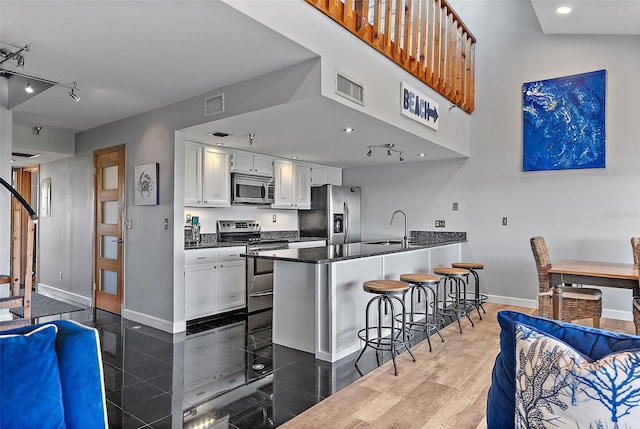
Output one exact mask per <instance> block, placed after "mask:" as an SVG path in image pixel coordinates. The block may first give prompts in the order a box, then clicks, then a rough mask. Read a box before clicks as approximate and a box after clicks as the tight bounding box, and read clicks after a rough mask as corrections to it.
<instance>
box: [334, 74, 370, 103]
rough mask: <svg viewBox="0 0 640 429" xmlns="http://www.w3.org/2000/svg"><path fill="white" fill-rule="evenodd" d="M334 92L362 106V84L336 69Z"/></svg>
mask: <svg viewBox="0 0 640 429" xmlns="http://www.w3.org/2000/svg"><path fill="white" fill-rule="evenodd" d="M336 94H338V95H341V96H342V97H344V98H347V99H349V100H351V101H353V102H354V103H358V104H360V105H361V106H364V86H362V84H359V83H357V82H355V81H354V80H353V79H351V78H348V77H346V76H345V75H344V74H343V73H341V72H338V71H336Z"/></svg>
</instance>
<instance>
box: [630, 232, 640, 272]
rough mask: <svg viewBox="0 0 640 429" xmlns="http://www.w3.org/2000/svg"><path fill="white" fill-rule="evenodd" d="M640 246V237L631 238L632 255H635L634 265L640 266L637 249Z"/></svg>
mask: <svg viewBox="0 0 640 429" xmlns="http://www.w3.org/2000/svg"><path fill="white" fill-rule="evenodd" d="M638 245H640V237H631V253H633V265H638V258H639V257H640V256H638V251H637V250H636V247H638Z"/></svg>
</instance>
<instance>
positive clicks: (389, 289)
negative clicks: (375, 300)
mask: <svg viewBox="0 0 640 429" xmlns="http://www.w3.org/2000/svg"><path fill="white" fill-rule="evenodd" d="M362 288H363V289H364V291H365V292H371V293H399V292H404V291H405V290H407V289H409V285H408V284H406V283H405V282H401V281H399V280H369V281H366V282H364V283H363V285H362Z"/></svg>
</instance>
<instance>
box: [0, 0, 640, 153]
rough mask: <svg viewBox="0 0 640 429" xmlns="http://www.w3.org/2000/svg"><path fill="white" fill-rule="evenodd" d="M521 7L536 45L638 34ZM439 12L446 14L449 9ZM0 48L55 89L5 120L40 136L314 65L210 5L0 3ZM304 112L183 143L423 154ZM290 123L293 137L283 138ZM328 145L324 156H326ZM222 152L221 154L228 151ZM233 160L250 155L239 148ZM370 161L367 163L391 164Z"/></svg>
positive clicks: (596, 20) (630, 25)
mask: <svg viewBox="0 0 640 429" xmlns="http://www.w3.org/2000/svg"><path fill="white" fill-rule="evenodd" d="M290 1H293V0H290ZM300 1H301V0H300ZM531 1H532V4H533V6H534V10H535V11H536V14H537V15H538V17H539V20H540V23H541V27H542V29H543V30H544V31H545V32H548V33H554V34H555V33H559V32H565V33H566V32H569V33H574V34H587V33H596V34H618V32H621V31H624V32H625V33H624V34H629V33H630V32H631V33H633V32H634V31H635V33H634V34H639V32H638V28H639V25H638V21H639V19H640V12H639V11H638V7H639V4H640V0H625V1H614V0H608V1H607V0H602V1H585V0H572V1H571V2H570V3H571V5H572V6H573V8H574V12H575V15H573V16H568V17H567V16H564V17H557V16H556V15H555V7H556V4H559V3H560V2H559V1H555V0H531ZM451 3H452V4H453V6H454V7H455V1H451ZM614 12H615V13H614ZM576 22H577V23H576ZM239 29H241V30H240V31H239ZM0 39H1V40H3V41H8V42H11V43H15V44H18V45H24V44H28V45H29V47H30V51H29V52H28V53H26V54H25V65H24V69H17V68H16V67H15V62H14V61H8V62H6V63H5V64H3V66H2V67H5V68H7V69H10V70H11V69H13V70H17V71H19V72H22V73H24V74H27V75H31V76H37V77H41V78H45V79H47V80H52V81H55V82H60V83H62V84H63V86H61V85H58V86H53V87H51V88H50V89H47V90H45V91H43V92H41V93H37V92H36V93H35V94H34V96H32V97H31V98H29V99H28V100H26V101H24V102H21V103H20V104H18V105H17V106H16V107H15V108H13V118H14V122H15V123H17V124H21V125H25V126H29V127H32V126H36V125H38V126H42V127H43V132H46V130H47V129H48V128H49V129H55V130H60V131H69V132H79V131H83V130H87V129H90V128H93V127H96V126H99V125H102V124H105V123H109V122H112V121H116V120H119V119H122V118H125V117H129V116H132V115H135V114H139V113H142V112H145V111H148V110H152V109H155V108H159V107H162V106H165V105H169V104H172V103H175V102H177V101H180V100H184V99H187V98H190V97H193V96H196V95H200V94H203V93H205V92H208V91H211V90H212V89H215V88H219V87H222V86H226V85H229V84H232V83H236V82H240V81H243V80H246V79H250V78H252V77H256V76H259V75H262V74H265V73H268V72H270V71H273V70H277V69H280V68H283V67H286V66H288V65H291V64H295V63H298V62H301V61H304V60H306V59H309V58H313V57H315V56H316V55H315V54H314V53H313V52H310V51H309V50H307V49H305V48H303V47H301V46H300V45H298V44H296V43H295V42H293V41H292V40H290V39H287V38H285V37H283V36H281V35H279V34H277V33H275V32H273V31H271V30H270V29H268V28H266V27H264V26H262V25H261V24H259V23H257V22H256V21H254V20H252V19H251V18H249V17H247V16H246V15H243V14H241V13H239V12H237V11H236V10H235V9H233V8H231V7H229V6H228V5H226V4H224V3H222V2H220V1H217V0H209V1H162V2H161V1H153V0H139V1H117V2H116V1H56V0H48V1H24V0H0ZM0 47H4V46H0ZM11 63H13V64H11ZM10 79H14V78H13V77H12V78H10ZM15 79H16V81H17V80H18V78H15ZM73 82H77V85H78V88H79V91H77V94H78V95H79V96H80V97H81V101H80V102H78V103H74V102H73V100H72V99H71V97H69V96H68V95H67V93H68V92H69V89H70V87H71V86H72V85H73ZM20 85H22V86H23V85H24V83H23V82H20ZM10 101H11V100H10ZM316 101H317V102H314V101H310V103H311V105H310V106H307V108H308V110H305V109H295V108H290V109H289V110H288V111H287V112H286V114H287V115H289V116H288V117H286V121H283V119H282V113H284V112H277V111H274V110H271V111H268V112H264V113H265V114H264V115H255V114H252V115H244V116H243V117H239V118H229V119H227V120H225V121H224V122H223V123H218V124H210V125H209V126H201V127H199V128H195V129H193V130H189V131H188V133H187V135H188V136H190V135H191V136H194V138H195V136H196V135H199V134H201V132H202V131H204V130H207V131H211V130H217V129H221V128H226V130H225V131H228V132H231V133H234V134H236V135H245V133H247V132H256V133H257V136H256V142H257V141H258V139H262V142H263V146H262V148H263V149H264V150H262V151H263V152H265V153H268V152H269V151H271V152H273V154H274V155H278V156H289V155H297V156H299V157H300V158H301V159H307V160H310V161H315V162H324V163H328V164H332V165H341V166H356V165H364V163H365V162H367V163H371V162H372V161H374V160H372V159H368V160H367V159H366V158H363V156H362V153H361V152H362V148H363V147H364V145H366V144H372V143H371V142H373V144H378V143H380V140H376V139H375V138H374V139H372V138H371V136H387V135H393V136H394V137H395V138H396V139H402V142H403V145H405V144H406V146H405V147H407V148H412V147H420V146H424V140H421V139H418V138H416V137H415V136H412V135H410V134H409V133H404V134H403V133H397V129H395V128H392V127H390V126H388V125H386V124H384V123H381V122H380V121H376V120H373V119H371V118H370V117H367V116H366V115H362V114H359V113H358V112H356V111H352V110H351V109H344V108H337V107H336V106H335V104H336V103H328V102H326V100H325V101H322V100H316ZM311 110H313V111H315V112H317V113H316V115H315V117H326V118H327V121H329V120H332V119H331V118H335V117H336V115H337V116H339V118H340V119H343V120H344V121H345V122H347V121H348V122H351V123H352V124H357V127H358V128H359V129H360V130H364V129H366V130H367V133H362V134H360V135H359V136H350V137H348V138H349V139H350V140H344V141H343V140H341V139H346V138H347V137H344V136H343V135H341V134H337V131H336V130H337V128H338V127H322V126H318V127H317V129H314V130H313V133H311V132H309V127H308V124H307V126H306V128H303V125H302V124H305V123H307V122H308V121H307V120H306V119H305V117H304V115H305V114H308V113H309V111H311ZM278 118H280V119H279V120H278ZM292 119H296V120H292ZM285 123H286V124H287V127H285V125H284V124H285ZM296 123H297V124H301V125H300V126H298V127H295V125H294V127H293V128H291V127H290V125H291V124H296ZM316 125H318V124H316ZM319 125H322V124H319ZM351 126H354V127H355V126H356V125H351ZM257 130H260V131H257ZM258 133H260V134H259V137H258ZM242 139H244V137H242ZM199 140H200V141H202V139H199ZM329 141H334V142H335V144H336V147H335V148H332V147H328V146H327V145H326V142H329ZM386 141H387V140H385V142H386ZM269 142H271V143H269ZM356 142H357V143H356ZM405 142H406V143H405ZM243 143H244V142H243ZM341 143H344V145H342V146H340V144H341ZM225 144H229V145H230V146H231V147H233V144H234V139H233V138H230V139H229V140H227V143H225ZM236 144H238V145H240V140H237V143H236ZM345 145H346V146H345ZM349 145H350V146H352V147H351V149H349V150H345V149H344V148H345V147H347V148H348V146H349ZM341 148H342V149H341ZM243 149H251V148H248V147H246V145H244V144H243ZM334 149H335V150H334ZM254 150H256V151H260V150H259V149H257V147H256V148H255V149H254ZM420 152H425V150H420ZM427 152H429V151H427ZM430 156H432V158H431V159H438V158H442V157H449V156H451V153H447V151H446V150H445V151H442V150H440V149H438V148H437V147H436V146H435V145H434V146H433V148H432V151H431V155H430ZM379 158H380V159H379V160H378V161H376V163H386V162H397V160H396V159H395V158H394V159H387V157H385V156H381V157H379ZM45 159H46V158H41V159H40V160H41V161H43V160H45Z"/></svg>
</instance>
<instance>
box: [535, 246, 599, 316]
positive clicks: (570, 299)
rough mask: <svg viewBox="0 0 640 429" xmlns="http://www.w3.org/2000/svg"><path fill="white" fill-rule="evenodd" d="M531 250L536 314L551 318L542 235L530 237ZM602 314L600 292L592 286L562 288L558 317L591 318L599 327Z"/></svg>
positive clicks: (546, 252) (548, 263) (547, 263)
mask: <svg viewBox="0 0 640 429" xmlns="http://www.w3.org/2000/svg"><path fill="white" fill-rule="evenodd" d="M530 241H531V250H532V251H533V257H534V259H535V261H536V269H537V270H538V315H539V316H540V317H546V318H549V319H551V318H552V317H553V289H552V288H551V285H550V283H549V280H550V279H549V269H550V268H551V258H550V257H549V250H548V249H547V244H546V243H545V241H544V238H542V237H533V238H531V240H530ZM601 316H602V292H601V291H600V289H593V288H583V287H580V288H577V287H576V288H569V287H566V288H564V289H563V293H562V313H561V315H560V318H561V319H562V320H564V321H566V322H570V321H572V320H578V319H587V318H591V319H593V326H594V327H596V328H599V327H600V317H601Z"/></svg>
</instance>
